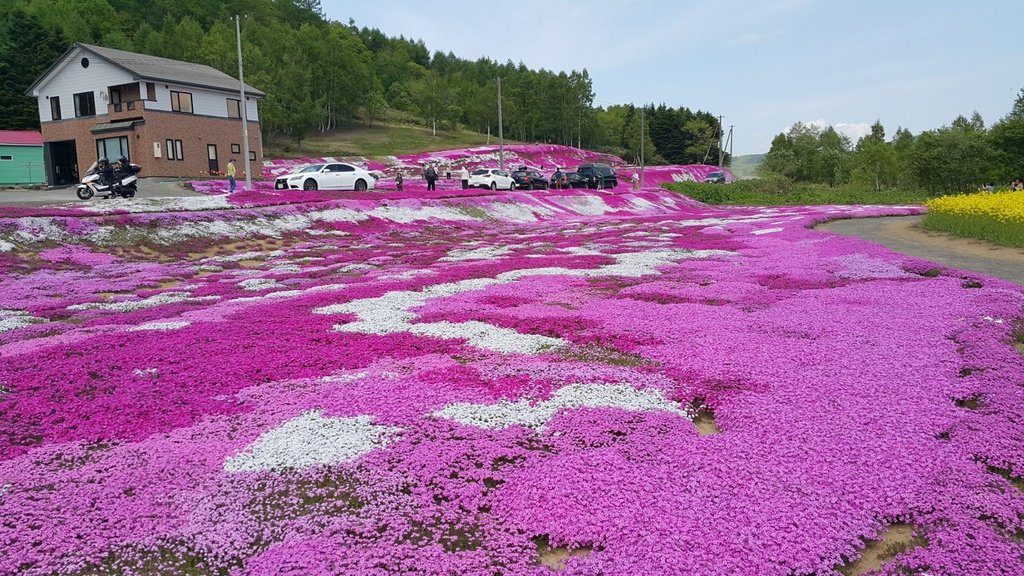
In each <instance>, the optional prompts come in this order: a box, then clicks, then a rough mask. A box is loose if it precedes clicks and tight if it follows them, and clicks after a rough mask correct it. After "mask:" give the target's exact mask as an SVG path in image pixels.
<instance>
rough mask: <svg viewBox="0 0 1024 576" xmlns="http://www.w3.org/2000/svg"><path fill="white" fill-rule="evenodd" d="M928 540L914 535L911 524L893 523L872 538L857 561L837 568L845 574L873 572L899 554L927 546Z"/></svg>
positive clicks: (858, 575)
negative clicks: (874, 538)
mask: <svg viewBox="0 0 1024 576" xmlns="http://www.w3.org/2000/svg"><path fill="white" fill-rule="evenodd" d="M927 544H928V541H927V540H925V539H924V538H922V537H920V536H914V527H913V526H911V525H909V524H893V525H892V526H889V527H888V528H887V529H886V530H885V532H882V534H881V535H880V536H879V538H878V539H877V540H870V541H868V543H867V547H865V548H864V552H863V553H862V554H861V555H860V558H858V559H857V560H855V561H850V562H847V563H846V564H843V565H842V566H840V567H838V568H836V570H838V571H839V573H840V574H843V576H861V575H862V574H868V573H873V572H875V571H877V570H881V569H882V568H883V567H884V566H885V565H886V564H888V563H889V562H891V561H892V560H893V558H895V557H896V556H897V555H898V554H900V553H902V552H906V551H907V550H913V549H914V548H917V547H919V546H926V545H927Z"/></svg>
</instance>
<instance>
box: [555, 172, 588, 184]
mask: <svg viewBox="0 0 1024 576" xmlns="http://www.w3.org/2000/svg"><path fill="white" fill-rule="evenodd" d="M551 187H552V188H558V189H564V188H586V187H587V182H586V180H584V179H583V176H580V175H579V174H577V173H576V172H562V171H561V170H559V171H557V172H555V173H554V174H552V175H551Z"/></svg>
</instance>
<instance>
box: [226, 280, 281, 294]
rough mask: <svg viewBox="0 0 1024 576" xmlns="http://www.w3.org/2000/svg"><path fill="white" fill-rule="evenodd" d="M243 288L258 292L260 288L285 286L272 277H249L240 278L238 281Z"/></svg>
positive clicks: (268, 288) (273, 288)
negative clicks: (246, 278) (245, 278)
mask: <svg viewBox="0 0 1024 576" xmlns="http://www.w3.org/2000/svg"><path fill="white" fill-rule="evenodd" d="M238 285H239V286H241V287H242V289H243V290H248V291H251V292H259V291H260V290H276V289H278V288H287V286H285V285H284V284H281V283H280V282H278V281H277V280H274V279H273V278H250V279H248V280H242V281H241V282H239V283H238Z"/></svg>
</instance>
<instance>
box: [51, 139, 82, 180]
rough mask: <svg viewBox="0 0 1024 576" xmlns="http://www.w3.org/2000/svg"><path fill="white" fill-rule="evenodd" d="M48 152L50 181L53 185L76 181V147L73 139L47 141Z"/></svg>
mask: <svg viewBox="0 0 1024 576" xmlns="http://www.w3.org/2000/svg"><path fill="white" fill-rule="evenodd" d="M46 146H47V148H48V150H49V152H50V163H49V170H48V172H49V173H50V174H49V175H50V182H52V184H53V185H54V186H67V185H68V184H77V183H78V147H77V146H75V141H74V140H65V141H63V142H47V144H46Z"/></svg>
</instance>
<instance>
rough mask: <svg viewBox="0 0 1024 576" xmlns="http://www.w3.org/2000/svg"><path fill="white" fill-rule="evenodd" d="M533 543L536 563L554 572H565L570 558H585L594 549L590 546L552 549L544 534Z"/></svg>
mask: <svg viewBox="0 0 1024 576" xmlns="http://www.w3.org/2000/svg"><path fill="white" fill-rule="evenodd" d="M533 542H534V544H536V545H537V563H538V564H540V565H542V566H547V567H548V568H549V569H551V570H553V571H555V572H561V571H562V570H565V563H566V561H568V560H569V559H570V558H586V557H588V556H590V555H591V554H592V553H593V552H594V549H593V547H591V546H582V547H579V548H568V547H566V546H556V547H554V548H552V547H551V544H550V543H549V541H548V536H547V535H546V534H545V535H543V536H538V537H536V538H534V539H533Z"/></svg>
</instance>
